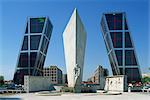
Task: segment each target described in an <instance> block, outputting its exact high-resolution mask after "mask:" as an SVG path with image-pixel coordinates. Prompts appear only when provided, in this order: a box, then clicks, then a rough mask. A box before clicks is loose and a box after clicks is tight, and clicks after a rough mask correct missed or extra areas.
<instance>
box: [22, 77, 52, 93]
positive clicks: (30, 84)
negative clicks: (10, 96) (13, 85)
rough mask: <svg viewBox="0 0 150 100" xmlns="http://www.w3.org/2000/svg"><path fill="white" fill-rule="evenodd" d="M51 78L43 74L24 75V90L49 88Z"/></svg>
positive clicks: (31, 90)
mask: <svg viewBox="0 0 150 100" xmlns="http://www.w3.org/2000/svg"><path fill="white" fill-rule="evenodd" d="M49 88H50V78H49V77H43V76H24V90H25V91H26V92H34V91H40V90H49Z"/></svg>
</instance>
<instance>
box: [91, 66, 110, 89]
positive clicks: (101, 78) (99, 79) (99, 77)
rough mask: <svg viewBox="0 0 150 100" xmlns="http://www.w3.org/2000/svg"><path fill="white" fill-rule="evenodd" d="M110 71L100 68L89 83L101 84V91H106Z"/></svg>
mask: <svg viewBox="0 0 150 100" xmlns="http://www.w3.org/2000/svg"><path fill="white" fill-rule="evenodd" d="M108 74H109V72H108V69H106V68H103V67H102V66H100V65H99V66H98V67H97V69H96V70H95V72H94V73H93V75H92V76H91V77H90V78H89V79H88V82H92V83H94V84H99V89H104V86H105V78H106V76H108Z"/></svg>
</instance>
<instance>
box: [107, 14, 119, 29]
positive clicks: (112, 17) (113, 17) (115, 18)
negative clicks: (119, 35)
mask: <svg viewBox="0 0 150 100" xmlns="http://www.w3.org/2000/svg"><path fill="white" fill-rule="evenodd" d="M105 15H106V20H107V24H108V27H109V30H122V14H105Z"/></svg>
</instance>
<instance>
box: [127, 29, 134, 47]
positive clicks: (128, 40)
mask: <svg viewBox="0 0 150 100" xmlns="http://www.w3.org/2000/svg"><path fill="white" fill-rule="evenodd" d="M125 47H126V48H132V47H133V46H132V42H131V37H130V34H129V32H125Z"/></svg>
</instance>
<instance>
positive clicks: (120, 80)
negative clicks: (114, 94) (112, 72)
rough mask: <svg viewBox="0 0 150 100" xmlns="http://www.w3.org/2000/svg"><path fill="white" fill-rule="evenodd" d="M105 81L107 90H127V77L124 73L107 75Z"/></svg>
mask: <svg viewBox="0 0 150 100" xmlns="http://www.w3.org/2000/svg"><path fill="white" fill-rule="evenodd" d="M105 82H106V83H105V88H104V89H105V90H106V91H119V92H124V91H127V77H126V76H124V75H117V76H109V77H106V81H105Z"/></svg>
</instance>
